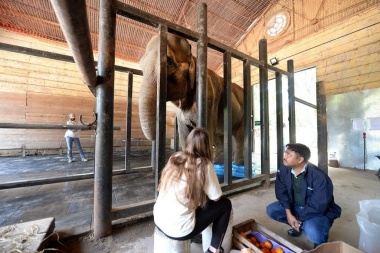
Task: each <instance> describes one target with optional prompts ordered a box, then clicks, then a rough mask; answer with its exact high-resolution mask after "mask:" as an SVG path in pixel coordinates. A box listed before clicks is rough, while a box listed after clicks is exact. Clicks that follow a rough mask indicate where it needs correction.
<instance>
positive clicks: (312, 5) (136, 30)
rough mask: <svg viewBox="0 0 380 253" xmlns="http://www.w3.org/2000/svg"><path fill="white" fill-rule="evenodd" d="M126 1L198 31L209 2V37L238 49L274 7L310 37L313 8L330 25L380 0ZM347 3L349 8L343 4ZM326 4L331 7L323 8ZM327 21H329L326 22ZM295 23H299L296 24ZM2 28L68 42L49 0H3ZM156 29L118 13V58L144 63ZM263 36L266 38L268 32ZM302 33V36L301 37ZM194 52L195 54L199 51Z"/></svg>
mask: <svg viewBox="0 0 380 253" xmlns="http://www.w3.org/2000/svg"><path fill="white" fill-rule="evenodd" d="M295 1H296V2H297V1H298V2H297V4H299V3H302V8H295V7H294V6H295ZM120 2H123V3H126V4H129V5H131V6H133V7H135V8H138V9H141V10H143V11H146V12H148V13H151V14H154V15H156V16H159V17H161V18H164V19H166V20H169V21H171V22H173V23H176V24H179V25H181V26H184V27H186V28H188V29H190V30H193V31H197V15H198V14H197V8H198V4H199V3H200V2H205V3H206V4H207V11H208V17H207V18H208V36H209V37H211V38H213V39H215V40H217V41H219V42H221V43H223V44H225V45H227V46H229V47H232V48H236V47H237V46H239V44H240V43H241V41H242V40H243V39H244V38H245V37H246V36H247V34H248V33H250V32H252V30H253V29H255V26H256V25H257V24H259V22H260V21H262V20H263V19H265V18H267V17H268V15H269V14H270V13H271V12H273V11H272V10H276V11H278V10H281V9H283V10H286V11H287V12H288V13H290V17H293V18H294V21H293V23H294V22H296V20H298V21H297V22H298V23H297V24H298V31H300V32H299V33H298V34H301V32H302V36H307V35H308V34H310V33H312V32H315V30H310V31H308V29H307V27H308V26H310V25H312V24H313V23H315V22H316V21H315V20H316V19H311V18H310V17H309V16H308V10H310V12H313V11H315V12H316V15H318V20H324V21H325V22H324V23H323V25H324V26H325V27H326V26H330V25H333V24H334V23H337V22H340V21H341V20H342V19H344V18H348V17H349V16H350V15H353V14H355V13H356V12H359V11H363V10H364V9H366V8H368V7H370V6H371V5H375V4H376V3H378V2H379V0H351V1H344V0H341V1H338V0H335V1H334V0H303V1H302V0H202V1H199V0H165V1H164V0H121V1H120ZM326 2H329V3H331V2H333V4H332V5H331V4H330V5H329V7H328V8H327V5H326ZM342 3H344V5H345V7H344V8H342V7H341V8H339V7H340V6H342ZM348 3H349V4H348ZM86 5H87V16H88V20H89V27H90V33H91V41H92V46H93V49H94V51H97V48H98V26H99V24H98V23H99V20H98V19H99V15H98V13H99V0H87V1H86ZM324 5H326V6H324ZM331 6H336V7H331ZM322 7H324V8H323V9H328V11H327V10H324V11H320V9H321V8H322ZM334 8H335V9H334ZM317 11H318V12H317ZM271 15H272V14H271ZM296 18H297V19H296ZM326 20H329V21H328V22H326ZM302 22H303V23H302ZM261 23H263V22H261ZM264 23H265V22H264ZM293 27H295V26H294V25H293ZM0 28H3V29H6V30H10V31H14V32H17V33H22V34H26V35H28V36H32V37H36V38H39V39H44V40H48V41H50V42H52V43H57V44H66V41H65V38H64V35H63V32H62V30H61V28H60V26H59V23H58V20H57V18H56V15H55V13H54V10H53V8H52V5H51V3H50V1H49V0H37V1H30V0H3V1H0ZM293 32H295V31H293ZM156 33H157V31H156V28H154V27H150V26H148V25H145V24H142V23H139V22H137V21H134V20H130V19H128V18H125V17H122V16H118V17H117V30H116V57H118V58H121V59H124V60H127V61H130V62H134V63H136V62H139V60H140V58H141V57H142V55H143V54H144V51H145V46H146V44H147V43H148V41H149V40H150V38H151V37H152V36H153V35H154V34H156ZM260 36H262V37H265V33H264V34H263V35H260ZM302 36H300V35H298V37H297V39H299V38H300V37H302ZM294 37H295V36H293V38H294ZM276 41H277V42H279V43H277V42H276ZM280 41H281V37H279V39H278V40H272V41H269V42H268V47H269V49H271V50H273V49H275V45H276V43H277V44H278V45H283V43H280ZM287 41H288V40H287ZM194 48H196V47H193V50H194ZM193 53H194V54H195V51H194V52H193ZM208 53H209V56H208V67H209V68H211V69H214V70H216V69H218V68H219V67H220V66H221V63H222V55H221V54H220V53H218V52H215V51H213V50H212V49H209V51H208ZM210 54H211V56H210Z"/></svg>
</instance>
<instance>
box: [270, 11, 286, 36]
mask: <svg viewBox="0 0 380 253" xmlns="http://www.w3.org/2000/svg"><path fill="white" fill-rule="evenodd" d="M287 25H288V15H286V13H284V12H281V13H278V14H276V15H274V16H272V17H271V18H270V19H269V21H268V24H267V33H268V35H269V36H272V37H273V36H276V35H278V34H280V33H281V32H283V31H285V28H286V27H287Z"/></svg>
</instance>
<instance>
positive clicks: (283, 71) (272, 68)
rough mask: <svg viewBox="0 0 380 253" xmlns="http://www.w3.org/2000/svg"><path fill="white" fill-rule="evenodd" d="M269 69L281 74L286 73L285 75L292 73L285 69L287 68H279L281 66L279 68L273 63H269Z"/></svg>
mask: <svg viewBox="0 0 380 253" xmlns="http://www.w3.org/2000/svg"><path fill="white" fill-rule="evenodd" d="M268 70H270V71H271V72H276V73H280V74H282V75H284V76H289V75H290V73H289V72H288V71H285V70H282V69H279V68H277V67H275V66H272V65H270V64H268Z"/></svg>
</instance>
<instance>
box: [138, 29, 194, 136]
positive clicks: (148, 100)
mask: <svg viewBox="0 0 380 253" xmlns="http://www.w3.org/2000/svg"><path fill="white" fill-rule="evenodd" d="M158 54H159V37H158V36H157V35H156V36H154V37H153V38H152V39H151V40H150V41H149V43H148V45H147V47H146V51H145V54H144V56H143V57H142V58H141V60H140V66H141V69H142V71H143V79H142V84H141V87H140V97H139V115H140V123H141V128H142V130H143V132H144V135H145V137H146V138H147V139H149V140H154V139H155V134H156V105H157V77H158V71H159V68H160V62H159V58H158ZM194 86H195V61H194V57H193V56H192V54H191V45H190V44H189V42H188V41H187V40H186V39H183V38H181V37H178V36H176V35H173V34H170V33H169V34H168V36H167V101H172V102H176V101H181V100H183V99H185V98H186V96H189V94H191V92H192V91H193V90H194Z"/></svg>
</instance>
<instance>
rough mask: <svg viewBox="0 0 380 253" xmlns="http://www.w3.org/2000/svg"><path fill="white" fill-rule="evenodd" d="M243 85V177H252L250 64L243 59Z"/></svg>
mask: <svg viewBox="0 0 380 253" xmlns="http://www.w3.org/2000/svg"><path fill="white" fill-rule="evenodd" d="M243 79H244V80H243V86H244V177H245V178H252V138H251V128H252V126H251V110H252V101H251V98H252V95H251V94H252V90H251V89H252V85H251V64H250V63H249V61H248V60H244V61H243Z"/></svg>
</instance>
